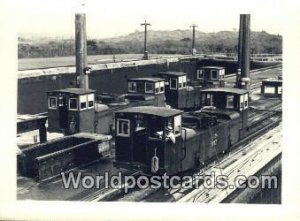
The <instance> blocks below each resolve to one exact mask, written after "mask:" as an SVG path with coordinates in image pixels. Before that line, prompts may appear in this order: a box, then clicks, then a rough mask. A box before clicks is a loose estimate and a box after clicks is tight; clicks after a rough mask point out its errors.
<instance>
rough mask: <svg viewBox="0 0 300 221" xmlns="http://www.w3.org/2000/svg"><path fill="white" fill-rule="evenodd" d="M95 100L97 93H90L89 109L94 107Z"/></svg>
mask: <svg viewBox="0 0 300 221" xmlns="http://www.w3.org/2000/svg"><path fill="white" fill-rule="evenodd" d="M94 101H95V95H94V94H89V95H88V108H89V109H90V108H93V107H94Z"/></svg>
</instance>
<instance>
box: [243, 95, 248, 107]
mask: <svg viewBox="0 0 300 221" xmlns="http://www.w3.org/2000/svg"><path fill="white" fill-rule="evenodd" d="M248 105H249V104H248V94H245V95H244V108H245V109H247V108H248Z"/></svg>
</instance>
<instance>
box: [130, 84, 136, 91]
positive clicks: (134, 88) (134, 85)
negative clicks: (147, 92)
mask: <svg viewBox="0 0 300 221" xmlns="http://www.w3.org/2000/svg"><path fill="white" fill-rule="evenodd" d="M128 92H136V82H128Z"/></svg>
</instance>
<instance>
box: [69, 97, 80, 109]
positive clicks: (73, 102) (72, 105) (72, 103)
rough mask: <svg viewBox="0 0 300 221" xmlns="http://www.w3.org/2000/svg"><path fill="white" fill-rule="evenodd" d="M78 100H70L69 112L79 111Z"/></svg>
mask: <svg viewBox="0 0 300 221" xmlns="http://www.w3.org/2000/svg"><path fill="white" fill-rule="evenodd" d="M77 109H78V105H77V98H70V99H69V110H77Z"/></svg>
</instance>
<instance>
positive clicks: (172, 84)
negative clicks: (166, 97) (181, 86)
mask: <svg viewBox="0 0 300 221" xmlns="http://www.w3.org/2000/svg"><path fill="white" fill-rule="evenodd" d="M170 89H177V79H176V78H171V79H170Z"/></svg>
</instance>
